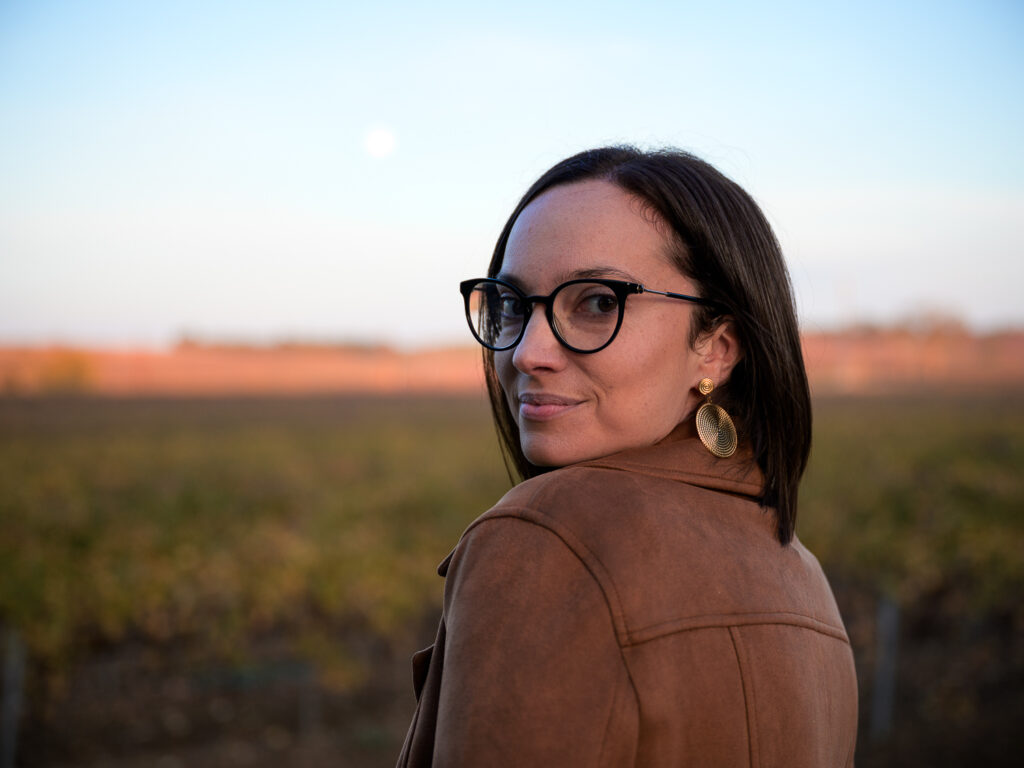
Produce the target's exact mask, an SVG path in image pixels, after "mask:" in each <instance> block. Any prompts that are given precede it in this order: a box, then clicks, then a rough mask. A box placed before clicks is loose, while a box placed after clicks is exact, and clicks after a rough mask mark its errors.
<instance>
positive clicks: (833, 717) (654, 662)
mask: <svg viewBox="0 0 1024 768" xmlns="http://www.w3.org/2000/svg"><path fill="white" fill-rule="evenodd" d="M761 482H762V478H761V474H760V472H759V471H758V470H757V468H756V466H755V465H753V463H752V462H749V461H747V460H745V459H744V458H740V457H734V458H733V459H729V460H726V461H723V460H721V459H715V458H714V457H711V456H710V455H709V454H708V453H707V452H706V451H705V450H704V449H703V447H702V446H701V445H700V444H699V443H698V442H697V440H696V439H695V438H694V437H691V436H690V435H689V434H686V433H685V431H684V432H683V434H674V435H673V436H671V438H670V439H669V440H668V441H666V442H664V443H661V444H659V445H656V446H653V447H651V448H646V449H639V450H634V451H628V452H625V453H622V454H618V455H616V456H612V457H609V458H607V459H602V460H598V461H593V462H587V463H585V464H582V465H577V466H575V467H571V468H568V469H564V470H559V471H556V472H553V473H550V474H547V475H542V476H540V477H538V478H535V479H533V480H530V481H527V482H525V483H523V484H521V485H519V486H518V487H516V488H515V489H513V490H512V491H511V492H510V493H509V494H507V495H506V497H505V498H504V499H502V501H501V502H500V503H499V504H498V505H497V506H496V507H495V508H494V509H492V510H491V511H489V512H488V513H487V514H485V515H483V516H482V517H481V518H480V519H479V520H478V521H477V522H476V523H474V525H473V526H471V527H470V528H469V530H467V532H466V534H465V535H464V537H463V539H462V541H461V542H460V544H459V546H458V547H457V548H456V550H455V552H453V554H452V556H451V557H450V558H449V560H448V561H446V563H445V566H443V570H445V571H446V575H447V583H446V589H445V614H444V618H443V625H442V631H441V636H440V646H442V647H437V648H435V649H434V651H433V658H431V659H430V662H429V665H430V667H433V668H434V673H435V674H434V676H435V677H436V682H437V683H438V684H436V685H434V686H429V685H428V686H427V688H425V689H424V690H423V692H422V697H421V701H420V707H421V711H420V713H419V716H418V720H419V721H420V722H421V723H422V724H421V725H420V726H416V725H415V724H414V730H415V729H416V728H430V726H429V725H428V723H430V722H433V718H434V717H437V720H436V725H435V726H434V728H436V735H435V736H433V737H432V738H429V739H426V738H424V736H425V734H422V733H421V734H420V747H421V753H420V754H417V753H416V750H415V741H416V740H415V739H414V740H413V743H412V744H411V746H413V754H411V755H410V757H411V760H410V762H409V765H418V764H429V762H430V759H431V756H432V757H433V760H434V763H433V764H434V765H544V764H547V765H567V766H574V765H579V766H583V765H587V766H590V765H595V766H600V765H609V766H611V765H615V766H621V765H638V766H660V765H666V766H668V765H671V766H689V765H713V766H733V765H735V766H757V765H786V766H803V765H806V766H821V765H849V764H851V763H852V759H853V747H854V741H855V738H856V720H857V713H856V700H857V697H856V678H855V673H854V669H853V658H852V654H851V652H850V647H849V642H848V640H847V637H846V633H845V630H844V629H843V625H842V621H841V619H840V617H839V613H838V611H837V609H836V606H835V602H834V600H833V598H832V593H831V591H830V589H829V587H828V584H827V582H826V580H825V578H824V576H823V574H822V572H821V570H820V568H819V566H818V563H817V560H815V558H814V557H813V555H811V554H810V553H809V552H807V550H806V549H804V547H803V546H802V545H801V544H799V542H798V541H795V540H794V541H793V542H792V543H791V544H789V545H787V546H782V545H780V544H779V542H778V539H777V538H776V535H775V525H774V520H773V517H774V516H773V515H772V514H771V513H770V512H767V511H765V510H763V509H762V508H761V507H760V506H759V504H758V503H757V501H756V500H755V498H754V497H755V496H757V495H758V493H759V492H760V489H761ZM426 672H427V668H426V667H424V668H423V673H424V674H425V673H426ZM431 730H433V728H431ZM410 736H413V734H412V733H410ZM428 742H429V748H430V752H431V753H432V755H430V754H422V749H423V748H426V747H427V746H428ZM420 760H422V761H423V762H422V763H421V762H418V761H420Z"/></svg>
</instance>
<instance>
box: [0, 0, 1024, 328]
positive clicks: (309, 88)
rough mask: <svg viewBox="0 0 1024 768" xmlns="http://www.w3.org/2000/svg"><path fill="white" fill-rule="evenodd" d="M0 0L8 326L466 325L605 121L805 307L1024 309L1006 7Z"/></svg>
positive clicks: (1014, 81) (808, 320)
mask: <svg viewBox="0 0 1024 768" xmlns="http://www.w3.org/2000/svg"><path fill="white" fill-rule="evenodd" d="M486 5H487V4H482V3H478V2H466V3H446V2H432V3H388V2H381V3H354V2H311V1H307V0H292V1H291V2H276V3H267V2H254V1H253V0H247V1H245V2H213V1H212V0H204V1H203V2H188V1H186V2H174V3H168V2H156V1H154V2H143V1H142V0H126V1H125V2H111V1H109V0H94V1H93V2H77V1H68V2H50V1H48V0H23V1H14V0H0V343H46V342H71V343H87V344H96V343H101V344H119V345H152V344H165V343H172V342H173V341H175V340H176V339H177V338H179V337H180V336H181V335H182V334H183V333H187V334H192V335H196V336H199V337H205V338H214V339H245V340H253V341H267V340H274V339H282V338H303V339H323V340H338V339H362V340H372V341H387V342H391V343H398V344H403V345H422V344H435V343H450V342H452V341H457V342H462V341H465V342H468V335H467V334H468V331H465V330H464V320H463V318H462V309H461V305H460V297H459V295H458V289H457V283H458V281H459V280H460V279H463V278H465V277H472V276H478V275H481V274H483V272H484V271H485V268H486V264H487V261H488V258H489V254H490V250H491V248H492V246H493V243H494V239H495V238H496V236H497V234H498V231H499V229H500V227H501V225H502V223H503V222H504V219H505V217H506V216H507V215H508V213H509V211H510V210H511V208H512V207H513V205H514V204H515V201H516V200H517V199H518V197H519V195H521V194H522V192H523V191H524V190H525V188H526V187H527V186H528V185H529V183H530V182H531V181H532V180H533V179H534V178H535V177H536V176H537V175H538V174H539V173H541V172H542V171H543V170H544V169H545V168H547V167H548V166H549V165H551V164H552V163H554V162H556V161H557V160H559V159H561V158H562V157H564V156H566V155H568V154H571V153H573V152H576V151H578V150H580V149H583V148H586V147H589V146H593V145H598V144H604V143H609V142H624V141H625V142H633V143H639V144H641V145H643V146H658V145H664V144H670V145H675V146H679V147H682V148H685V149H689V150H691V151H694V152H696V153H697V154H699V155H701V156H703V157H704V158H706V159H707V160H709V161H711V162H712V163H714V164H715V165H717V166H718V167H719V168H720V169H722V170H723V171H724V172H725V173H727V174H728V175H730V176H732V177H733V178H734V179H736V180H737V181H738V182H740V183H741V184H742V185H744V186H745V187H746V188H747V189H748V191H750V192H751V193H752V194H753V195H754V197H755V198H756V199H757V200H758V202H759V203H760V204H761V205H762V207H763V208H764V210H765V212H766V213H767V214H768V216H769V219H770V220H771V221H772V223H773V225H774V226H775V228H776V232H777V234H778V235H779V238H780V240H781V241H782V243H783V246H784V249H785V251H786V254H787V258H788V259H789V263H790V267H791V271H792V275H793V280H794V285H795V287H796V291H797V301H798V307H799V310H800V314H801V319H802V322H803V324H804V327H805V328H807V329H811V330H814V329H819V328H823V327H831V326H834V325H837V324H843V323H848V322H854V321H870V322H880V323H887V322H893V321H896V320H899V319H902V318H906V317H907V316H910V315H920V314H922V313H938V314H943V315H952V316H956V317H959V318H961V319H963V320H965V321H966V322H967V323H968V324H969V325H971V326H972V327H974V328H977V329H980V330H987V329H991V328H997V327H1003V326H1008V325H1013V326H1018V327H1019V326H1024V299H1022V298H1021V294H1022V286H1024V246H1022V243H1024V150H1022V149H1021V142H1022V139H1024V98H1022V96H1024V88H1022V84H1024V45H1022V44H1021V40H1022V39H1024V4H1022V3H1020V2H1019V0H972V1H970V2H968V0H962V1H961V2H941V1H933V2H898V1H893V0H890V1H889V2H860V3H849V2H842V3H838V2H837V3H831V2H806V3H789V2H765V3H752V2H727V1H724V2H718V3H708V2H699V3H697V2H694V3H690V2H672V3H656V2H645V1H644V0H635V1H634V2H627V3H604V2H594V1H593V0H589V1H588V2H563V3H557V4H555V5H556V6H557V7H555V8H550V7H548V6H549V5H550V3H549V2H532V0H525V1H521V2H517V3H514V4H513V3H508V4H503V5H502V6H500V7H498V8H496V9H492V8H488V7H486Z"/></svg>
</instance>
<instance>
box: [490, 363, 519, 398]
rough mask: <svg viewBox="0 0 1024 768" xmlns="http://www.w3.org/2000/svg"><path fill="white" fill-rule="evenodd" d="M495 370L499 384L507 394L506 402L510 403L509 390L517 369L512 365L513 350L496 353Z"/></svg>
mask: <svg viewBox="0 0 1024 768" xmlns="http://www.w3.org/2000/svg"><path fill="white" fill-rule="evenodd" d="M494 372H495V373H496V374H497V376H498V384H500V385H501V391H502V392H503V393H504V395H505V403H506V404H508V402H509V399H508V398H509V392H510V391H511V389H512V385H513V383H514V381H515V375H516V370H515V368H514V367H513V365H512V353H511V352H495V353H494ZM509 407H511V406H509Z"/></svg>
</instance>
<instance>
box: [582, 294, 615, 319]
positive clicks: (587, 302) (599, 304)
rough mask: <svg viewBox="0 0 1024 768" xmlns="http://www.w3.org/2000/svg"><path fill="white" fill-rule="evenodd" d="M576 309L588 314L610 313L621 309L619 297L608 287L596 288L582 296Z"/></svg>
mask: <svg viewBox="0 0 1024 768" xmlns="http://www.w3.org/2000/svg"><path fill="white" fill-rule="evenodd" d="M576 311H577V312H581V313H583V314H586V315H610V314H614V313H617V312H618V311H619V297H618V296H616V295H615V294H614V293H612V292H611V291H609V290H608V289H607V288H603V287H602V288H594V289H592V290H590V291H587V292H586V293H585V294H583V295H582V296H580V298H579V300H578V301H577V304H576Z"/></svg>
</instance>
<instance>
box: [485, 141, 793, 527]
mask: <svg viewBox="0 0 1024 768" xmlns="http://www.w3.org/2000/svg"><path fill="white" fill-rule="evenodd" d="M588 179H604V180H607V181H609V182H611V183H613V184H616V185H617V186H619V187H620V188H622V189H623V190H625V191H627V192H629V193H631V194H632V195H635V196H636V197H637V198H638V199H639V200H640V201H641V202H642V203H643V204H644V205H646V206H647V207H649V208H650V210H651V211H653V212H654V213H655V214H656V215H657V216H658V217H659V218H660V219H661V220H662V221H663V222H664V223H665V224H667V225H668V227H669V228H670V229H671V230H672V232H673V233H674V235H675V237H674V239H675V241H676V242H675V245H674V247H673V252H672V253H671V256H672V259H673V261H674V263H675V265H676V267H677V268H678V269H679V271H680V272H682V273H683V274H684V275H686V277H688V278H690V279H691V280H693V281H694V282H695V283H696V284H697V288H698V290H699V292H700V295H701V296H703V297H704V298H706V299H710V300H711V301H713V302H715V304H716V305H717V306H716V307H714V308H710V307H703V306H700V307H697V308H696V310H695V311H694V313H693V323H692V327H691V334H690V343H691V344H693V343H694V341H695V340H696V339H697V337H699V336H700V335H701V334H704V333H707V332H709V331H711V330H713V329H714V328H715V327H716V326H717V325H718V324H719V323H721V322H723V321H724V320H727V319H728V320H731V321H732V323H733V327H734V329H735V331H736V335H737V337H738V338H739V343H740V349H741V350H742V355H743V356H742V358H741V359H740V361H739V362H738V363H737V364H736V366H735V367H734V368H733V370H732V373H731V375H730V377H729V380H728V382H726V383H725V384H723V385H722V386H721V387H716V389H715V402H716V403H717V404H719V405H721V406H723V407H724V408H725V409H726V410H727V411H728V412H729V414H730V415H731V416H732V418H733V421H734V422H735V423H736V427H737V430H738V432H739V434H740V440H741V441H748V442H749V444H750V446H751V448H752V449H753V453H754V457H755V459H756V461H757V463H758V465H759V466H760V467H761V469H762V471H763V472H764V475H765V485H764V491H763V495H762V498H761V503H762V505H763V506H765V507H771V508H774V509H775V511H776V515H777V520H778V536H779V540H780V541H781V542H782V543H783V544H786V543H788V542H789V541H790V540H791V539H792V538H793V531H794V526H795V523H796V507H797V504H796V502H797V487H798V485H799V482H800V477H801V475H802V474H803V471H804V468H805V467H806V465H807V457H808V454H809V453H810V448H811V401H810V392H809V390H808V386H807V374H806V371H805V370H804V362H803V354H802V352H801V349H800V335H799V332H798V329H797V320H796V309H795V306H794V302H793V291H792V287H791V285H790V282H789V273H788V272H787V270H786V264H785V261H784V260H783V258H782V250H781V248H780V247H779V243H778V241H777V240H776V239H775V235H774V234H773V232H772V230H771V227H770V226H769V225H768V222H767V220H766V219H765V217H764V214H763V213H762V212H761V209H760V208H758V206H757V204H756V203H755V202H754V201H753V199H752V198H751V197H750V195H748V194H747V193H746V192H745V191H744V190H743V189H742V188H741V187H740V186H739V185H737V184H736V183H735V182H733V181H732V180H730V179H728V178H726V177H725V176H724V175H723V174H721V173H720V172H719V171H718V170H716V169H715V168H713V167H712V166H711V165H709V164H708V163H706V162H704V161H703V160H701V159H699V158H697V157H694V156H693V155H691V154H689V153H687V152H682V151H679V150H672V149H665V150H659V151H654V152H644V151H641V150H639V149H636V148H635V147H630V146H615V147H602V148H600V149H592V150H588V151H586V152H581V153H579V154H577V155H574V156H572V157H570V158H568V159H566V160H563V161H562V162H560V163H558V164H557V165H555V166H554V167H552V168H551V169H550V170H548V171H547V172H546V173H545V174H544V175H543V176H541V177H540V178H539V179H538V180H537V181H536V182H534V184H533V186H531V187H530V189H529V190H527V192H526V194H525V195H523V198H522V199H521V200H520V201H519V204H518V205H517V206H516V209H515V210H514V211H513V212H512V215H511V216H510V217H509V219H508V222H506V224H505V227H504V229H502V231H501V235H500V237H499V238H498V242H497V244H496V245H495V247H494V255H493V257H492V258H491V264H490V267H489V268H488V271H487V274H488V275H489V276H490V277H495V276H496V275H497V274H498V272H499V270H500V269H501V265H502V261H503V260H504V257H505V246H506V244H507V243H508V238H509V233H510V232H511V231H512V227H513V225H514V224H515V222H516V219H518V218H519V214H520V213H522V211H523V209H524V208H525V207H526V206H527V205H529V204H530V202H531V201H533V200H534V199H535V198H536V197H537V196H539V195H540V194H541V193H543V192H544V191H546V190H548V189H551V188H552V187H556V186H560V185H563V184H572V183H574V182H579V181H585V180H588ZM484 371H485V374H486V378H487V390H488V393H489V395H490V400H491V410H492V411H493V413H494V421H495V425H496V427H497V430H498V436H499V438H500V441H501V447H502V453H503V455H504V457H505V464H506V466H507V467H508V468H509V473H510V475H512V476H513V479H515V475H517V474H518V475H520V476H521V477H522V478H524V479H525V478H528V477H533V476H535V475H538V474H541V473H542V472H545V471H547V468H545V467H538V466H535V465H533V464H531V463H530V462H529V461H528V460H527V459H526V456H524V455H523V451H522V448H521V447H520V442H519V429H518V427H517V426H516V423H515V420H514V419H513V418H512V415H511V413H510V412H509V410H508V406H507V404H506V401H505V397H504V394H503V393H502V389H501V385H500V384H499V382H498V377H497V374H496V372H495V368H494V353H493V352H491V351H489V350H485V351H484Z"/></svg>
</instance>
